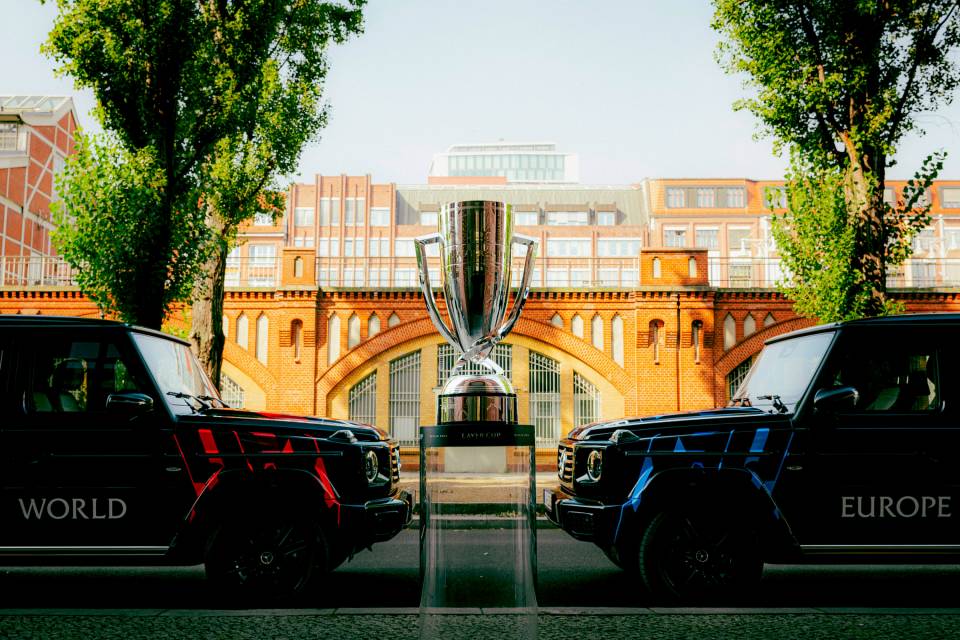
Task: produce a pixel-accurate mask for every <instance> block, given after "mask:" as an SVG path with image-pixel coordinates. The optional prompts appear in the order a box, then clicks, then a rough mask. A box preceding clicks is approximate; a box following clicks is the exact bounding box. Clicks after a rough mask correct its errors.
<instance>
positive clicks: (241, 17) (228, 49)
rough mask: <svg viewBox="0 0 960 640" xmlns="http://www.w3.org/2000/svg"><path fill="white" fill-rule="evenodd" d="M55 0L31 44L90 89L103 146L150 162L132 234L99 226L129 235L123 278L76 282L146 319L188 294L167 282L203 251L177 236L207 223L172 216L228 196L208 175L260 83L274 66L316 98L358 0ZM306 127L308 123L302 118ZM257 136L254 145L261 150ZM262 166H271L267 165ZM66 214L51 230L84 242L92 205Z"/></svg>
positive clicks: (249, 118) (253, 116)
mask: <svg viewBox="0 0 960 640" xmlns="http://www.w3.org/2000/svg"><path fill="white" fill-rule="evenodd" d="M57 1H58V6H59V15H58V17H57V20H56V23H55V25H54V28H53V30H52V31H51V32H50V35H49V39H48V41H47V43H46V45H45V47H44V50H45V51H46V52H47V53H48V55H50V56H52V57H53V58H54V59H55V60H56V61H57V62H58V63H59V70H60V71H61V72H63V73H66V74H69V75H71V76H73V78H74V79H75V80H76V83H77V85H78V86H80V87H89V88H90V89H92V90H93V93H94V96H95V97H96V100H97V105H98V106H97V115H98V117H99V118H100V120H101V121H102V123H103V125H104V128H105V129H106V130H107V131H109V132H110V134H111V136H112V140H111V146H115V147H116V148H117V149H118V150H120V151H122V152H123V153H124V154H127V155H128V156H129V157H136V158H144V157H149V158H151V163H152V169H151V170H150V171H149V172H148V173H146V174H144V175H142V176H140V177H139V178H137V179H136V180H134V183H132V184H145V183H149V184H151V185H152V187H153V188H154V189H155V190H156V195H155V197H154V198H152V199H150V200H149V201H145V202H144V203H143V204H144V205H145V206H144V208H143V210H142V211H141V217H140V227H141V228H140V229H139V230H138V233H136V234H133V235H130V236H120V235H114V236H109V237H103V238H101V239H102V240H103V241H109V242H111V243H137V246H135V247H130V248H129V249H128V250H127V251H128V254H129V255H131V256H136V259H137V262H136V263H134V264H133V265H131V266H132V267H133V268H130V269H126V270H123V271H122V272H121V275H123V276H124V277H129V279H130V280H129V281H127V280H124V281H123V282H122V283H121V282H120V281H119V280H118V278H117V277H113V278H109V279H107V280H105V281H104V280H96V281H94V277H95V276H93V275H90V276H89V277H87V276H85V277H84V278H85V279H86V282H87V285H86V286H87V287H95V288H97V290H98V291H104V292H105V291H109V293H108V294H105V295H101V299H102V300H104V301H105V303H107V304H113V305H116V310H117V311H119V312H121V314H122V316H123V317H124V319H126V320H129V321H133V322H137V323H139V324H143V325H145V326H149V327H157V328H159V326H160V324H161V322H162V320H163V318H164V316H165V314H166V313H167V312H168V310H169V303H170V302H171V301H175V300H182V299H185V298H186V297H189V294H187V293H186V291H187V290H188V289H189V288H184V287H181V286H180V284H179V283H181V282H183V281H185V280H187V279H189V277H190V274H193V275H195V267H196V262H197V261H198V260H201V261H202V260H203V259H204V255H205V254H204V251H202V250H196V248H195V247H193V246H190V245H189V244H186V243H185V242H191V243H193V242H196V243H199V244H203V242H207V241H209V240H210V234H209V233H207V234H206V237H200V238H198V237H196V236H191V235H189V234H187V235H186V237H185V235H184V234H181V233H180V232H179V231H178V230H177V226H178V225H179V224H180V223H181V221H182V219H184V218H185V219H189V220H194V219H196V217H197V216H208V213H209V208H210V207H211V206H216V205H215V203H216V202H224V203H225V202H227V201H228V200H230V197H229V196H228V195H224V194H221V195H217V194H215V193H214V192H213V190H215V189H216V188H218V185H222V184H223V180H222V179H221V178H218V175H221V176H222V174H223V171H224V170H225V169H223V168H224V167H227V166H230V165H231V164H232V166H234V167H235V168H238V169H242V168H243V166H242V165H243V163H240V164H239V165H238V164H236V160H237V154H238V153H239V154H240V155H241V156H242V154H243V152H242V150H239V151H238V144H239V141H242V140H247V141H254V142H255V140H256V137H257V133H256V132H257V131H258V130H261V131H262V130H263V129H262V128H261V124H262V123H261V122H260V120H261V119H262V118H263V116H264V113H265V111H266V107H265V105H264V96H265V95H267V96H274V97H275V96H276V94H275V93H274V92H271V91H270V89H269V87H270V84H271V83H274V84H277V83H278V82H280V79H281V78H282V83H281V84H283V86H284V87H285V88H287V89H288V91H287V92H285V93H284V94H283V95H285V96H287V99H291V98H290V96H291V95H292V94H293V92H296V91H299V92H302V93H305V94H307V96H308V98H307V99H306V100H305V101H304V102H303V103H302V104H304V105H307V106H310V105H312V106H314V107H316V104H317V102H318V100H319V95H320V91H321V90H322V87H321V82H322V79H323V78H324V76H325V74H326V71H327V62H326V49H327V47H328V45H329V44H330V43H331V42H342V41H343V40H345V39H346V38H347V37H348V36H349V35H350V34H352V33H356V32H357V31H358V30H359V28H360V24H361V11H360V8H361V6H362V5H363V0H348V1H349V3H348V4H346V5H343V4H339V3H336V2H322V1H320V0H148V1H146V2H144V1H143V0H57ZM313 117H314V118H315V117H316V116H313ZM301 124H303V123H301ZM306 128H307V129H308V130H309V131H312V132H315V131H316V128H313V127H312V126H311V123H309V122H308V123H307V126H306ZM113 141H115V142H116V145H114V144H113ZM273 143H277V144H283V143H284V141H282V140H273V141H272V142H271V143H270V144H273ZM270 144H267V145H266V146H261V147H260V148H261V150H263V151H264V152H266V153H268V152H270V151H271V148H270ZM297 152H298V153H299V149H298V150H297ZM141 154H143V155H141ZM252 159H253V157H252V156H248V161H252ZM135 166H140V165H135ZM84 167H85V168H86V173H84V170H83V168H84ZM218 167H219V169H218ZM275 168H276V169H281V168H282V167H281V163H279V162H278V163H276V165H275ZM218 172H219V173H218ZM67 175H68V178H67V179H66V180H65V181H64V183H63V187H64V188H65V189H67V190H70V191H73V190H76V189H80V188H85V189H90V188H92V187H93V186H94V183H93V182H92V181H94V180H96V179H97V178H106V177H108V176H106V175H105V173H104V172H101V171H99V170H98V169H96V168H94V167H92V166H90V165H82V164H80V163H77V164H76V165H75V170H74V171H73V172H72V173H71V172H68V174H67ZM124 176H125V177H126V178H132V176H130V175H128V174H124ZM115 177H120V176H119V175H117V176H115ZM131 188H133V189H134V190H136V189H135V188H134V187H131ZM124 189H125V187H122V186H118V187H117V188H116V189H115V190H117V191H124ZM113 190H114V189H111V188H110V187H109V186H108V185H100V188H99V191H101V192H104V193H106V192H110V191H113ZM109 202H110V201H105V202H104V203H103V204H102V205H100V206H103V207H106V206H107V204H109ZM188 209H194V210H195V211H192V212H190V211H188ZM245 210H248V209H245ZM220 211H221V213H223V212H224V211H226V210H225V209H222V208H221V209H220ZM103 215H112V214H108V213H107V212H106V211H104V214H103ZM230 215H232V212H231V214H230ZM70 216H72V218H73V219H74V220H75V222H74V224H75V225H76V226H77V227H78V230H77V232H76V233H73V234H69V233H67V234H64V238H65V241H76V242H79V243H84V242H86V241H87V239H89V238H91V237H94V236H95V235H96V233H97V232H95V231H93V230H89V229H80V228H79V225H81V224H85V223H87V222H89V223H92V224H93V223H94V222H93V220H94V217H86V216H79V215H74V214H73V212H70ZM64 219H65V220H67V219H68V218H67V217H65V218H64ZM201 241H203V242H201ZM95 249H96V248H95V247H94V246H93V245H89V244H88V245H87V246H85V247H78V248H77V249H76V250H72V249H70V248H67V247H66V246H64V247H63V248H62V249H61V250H62V251H63V252H64V253H65V254H66V255H90V254H91V253H92V252H93V251H94V250H95ZM110 251H113V250H110ZM116 253H120V252H116ZM88 264H89V263H82V262H81V263H77V266H79V267H81V268H84V267H86V266H87V265H88ZM181 271H182V272H183V275H182V276H181V275H180V272H181ZM91 290H92V289H91Z"/></svg>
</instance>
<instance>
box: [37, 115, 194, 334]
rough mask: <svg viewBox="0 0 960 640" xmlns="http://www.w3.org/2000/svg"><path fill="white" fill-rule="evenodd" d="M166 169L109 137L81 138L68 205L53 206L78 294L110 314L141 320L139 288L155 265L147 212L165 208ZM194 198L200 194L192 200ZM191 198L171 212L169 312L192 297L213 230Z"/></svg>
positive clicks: (64, 184)
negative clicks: (151, 263)
mask: <svg viewBox="0 0 960 640" xmlns="http://www.w3.org/2000/svg"><path fill="white" fill-rule="evenodd" d="M164 179H165V178H164V173H163V167H161V166H160V165H159V163H158V162H157V158H156V155H155V154H154V153H153V149H151V148H149V147H147V148H144V149H134V150H130V149H128V148H126V147H125V146H123V145H122V144H120V143H119V142H118V141H117V140H116V137H115V136H113V135H111V134H109V133H107V134H103V135H102V136H99V137H91V136H85V135H83V134H80V135H78V136H77V147H76V153H75V154H74V155H72V156H71V157H70V158H69V159H68V160H67V163H66V166H65V168H64V171H63V173H62V174H61V176H60V177H59V183H60V193H61V197H62V199H61V200H60V202H57V203H55V204H54V207H53V210H54V221H55V222H56V224H57V225H58V226H57V229H56V231H54V234H53V240H54V242H55V243H56V244H57V246H59V247H60V248H61V251H62V252H63V256H64V258H65V259H66V260H67V261H68V262H69V263H70V264H72V265H74V266H76V267H78V270H77V278H78V280H79V285H80V288H81V289H82V290H83V291H84V292H85V293H86V294H87V295H88V296H89V297H90V298H91V299H92V300H93V301H94V302H96V303H97V306H99V307H100V309H102V310H104V311H110V312H114V313H116V314H118V315H119V316H120V317H121V318H123V319H127V320H130V319H134V318H137V317H138V313H139V311H140V310H139V308H138V306H137V305H138V302H139V296H138V291H137V289H136V287H137V284H138V282H140V281H141V276H140V272H141V271H142V270H143V268H144V265H146V264H149V263H148V261H149V260H150V259H151V253H150V247H151V242H152V239H153V237H154V234H155V230H154V228H153V227H151V226H149V225H145V224H144V212H145V211H155V210H157V209H158V208H160V207H161V201H162V199H163V185H164ZM192 195H193V196H194V197H195V195H196V194H192ZM191 199H192V198H191V194H190V192H189V191H186V192H184V193H181V194H180V200H179V201H178V202H175V206H173V207H172V224H171V225H170V236H169V238H170V244H171V246H174V247H176V248H177V249H178V251H177V253H176V254H175V255H173V256H171V258H170V261H169V271H168V278H167V280H166V281H165V283H164V287H163V291H162V296H163V297H162V298H161V299H160V300H158V301H157V302H158V304H159V305H160V306H161V307H162V308H163V309H164V310H165V311H166V310H167V309H169V307H170V305H171V304H172V303H173V302H175V301H176V300H182V299H184V298H185V297H186V296H189V295H190V292H191V291H192V289H193V282H194V280H195V279H196V277H197V276H198V275H199V273H200V265H201V261H202V260H203V257H204V250H205V238H206V236H207V230H206V228H205V227H204V219H203V214H202V212H201V211H200V209H199V208H198V207H197V206H196V205H194V204H193V203H192V202H191Z"/></svg>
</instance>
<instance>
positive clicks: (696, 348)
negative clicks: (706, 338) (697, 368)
mask: <svg viewBox="0 0 960 640" xmlns="http://www.w3.org/2000/svg"><path fill="white" fill-rule="evenodd" d="M690 342H691V346H693V361H694V363H696V364H700V346H701V344H702V343H703V320H694V321H693V324H692V325H690Z"/></svg>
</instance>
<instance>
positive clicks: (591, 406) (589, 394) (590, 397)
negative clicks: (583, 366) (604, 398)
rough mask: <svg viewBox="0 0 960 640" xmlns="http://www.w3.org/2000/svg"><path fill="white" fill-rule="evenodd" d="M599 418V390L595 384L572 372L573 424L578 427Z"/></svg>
mask: <svg viewBox="0 0 960 640" xmlns="http://www.w3.org/2000/svg"><path fill="white" fill-rule="evenodd" d="M599 419H600V390H599V389H597V387H596V385H594V384H593V383H592V382H590V381H589V380H587V379H586V378H584V377H583V376H581V375H580V374H579V373H577V372H576V371H574V372H573V426H575V427H579V426H581V425H584V424H590V423H591V422H596V421H597V420H599Z"/></svg>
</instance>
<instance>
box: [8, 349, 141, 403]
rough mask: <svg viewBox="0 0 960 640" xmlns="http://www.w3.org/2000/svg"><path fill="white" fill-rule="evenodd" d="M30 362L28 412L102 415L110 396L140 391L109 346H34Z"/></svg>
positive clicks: (118, 355) (115, 352)
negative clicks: (31, 362) (99, 413)
mask: <svg viewBox="0 0 960 640" xmlns="http://www.w3.org/2000/svg"><path fill="white" fill-rule="evenodd" d="M32 360H33V366H32V371H33V375H32V376H31V377H30V380H29V381H28V383H27V388H26V393H25V398H24V399H25V403H24V404H25V406H26V408H27V410H28V411H30V412H35V413H82V412H90V411H102V410H104V409H105V408H106V400H107V396H108V395H110V394H111V393H114V392H118V391H139V390H140V387H139V385H138V384H137V383H136V381H135V380H134V378H133V376H132V375H131V373H130V369H129V367H128V366H127V364H126V363H124V361H123V359H122V356H121V354H120V351H119V350H118V349H117V347H116V346H115V345H113V344H110V343H101V342H99V341H79V340H78V341H70V340H56V339H54V340H50V341H45V342H44V343H42V344H39V345H37V346H36V347H35V349H33V354H32Z"/></svg>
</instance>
